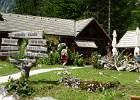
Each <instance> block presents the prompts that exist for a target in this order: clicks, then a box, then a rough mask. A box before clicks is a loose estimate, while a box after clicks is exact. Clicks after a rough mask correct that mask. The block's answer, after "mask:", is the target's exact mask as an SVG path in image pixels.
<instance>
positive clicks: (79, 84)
mask: <svg viewBox="0 0 140 100" xmlns="http://www.w3.org/2000/svg"><path fill="white" fill-rule="evenodd" d="M61 83H63V84H64V85H65V86H67V87H72V88H79V89H81V90H87V91H94V92H95V91H104V90H105V89H109V88H113V87H118V86H119V85H120V82H118V81H113V82H98V81H83V80H81V79H79V78H74V77H72V78H70V77H64V78H62V80H61Z"/></svg>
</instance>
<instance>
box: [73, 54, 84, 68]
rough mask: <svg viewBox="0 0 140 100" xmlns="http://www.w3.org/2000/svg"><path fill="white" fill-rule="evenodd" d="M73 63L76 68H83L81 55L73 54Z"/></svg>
mask: <svg viewBox="0 0 140 100" xmlns="http://www.w3.org/2000/svg"><path fill="white" fill-rule="evenodd" d="M73 61H74V62H73V64H74V65H77V66H83V65H84V59H83V57H82V55H81V54H79V53H75V54H74V55H73Z"/></svg>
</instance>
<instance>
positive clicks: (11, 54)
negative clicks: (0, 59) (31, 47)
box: [0, 51, 20, 56]
mask: <svg viewBox="0 0 140 100" xmlns="http://www.w3.org/2000/svg"><path fill="white" fill-rule="evenodd" d="M17 55H20V52H19V51H10V52H0V56H17Z"/></svg>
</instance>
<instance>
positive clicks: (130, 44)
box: [117, 31, 136, 48]
mask: <svg viewBox="0 0 140 100" xmlns="http://www.w3.org/2000/svg"><path fill="white" fill-rule="evenodd" d="M135 46H136V31H127V32H126V33H125V34H124V36H123V37H122V38H121V39H120V41H119V43H118V44H117V48H134V47H135Z"/></svg>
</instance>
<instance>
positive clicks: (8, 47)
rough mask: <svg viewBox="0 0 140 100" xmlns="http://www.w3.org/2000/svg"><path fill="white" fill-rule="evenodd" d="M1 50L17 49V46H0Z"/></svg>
mask: <svg viewBox="0 0 140 100" xmlns="http://www.w3.org/2000/svg"><path fill="white" fill-rule="evenodd" d="M1 50H18V47H17V46H1Z"/></svg>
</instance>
